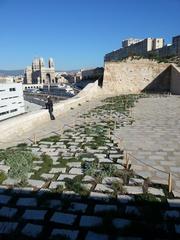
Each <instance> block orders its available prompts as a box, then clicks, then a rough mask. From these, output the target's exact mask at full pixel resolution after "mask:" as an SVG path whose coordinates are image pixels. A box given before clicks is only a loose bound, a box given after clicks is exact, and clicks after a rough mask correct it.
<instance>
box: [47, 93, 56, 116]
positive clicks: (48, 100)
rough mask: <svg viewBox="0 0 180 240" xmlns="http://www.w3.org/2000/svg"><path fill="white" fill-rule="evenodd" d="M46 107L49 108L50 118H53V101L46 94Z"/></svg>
mask: <svg viewBox="0 0 180 240" xmlns="http://www.w3.org/2000/svg"><path fill="white" fill-rule="evenodd" d="M46 108H47V109H48V110H49V115H50V118H51V120H55V117H54V115H53V101H52V99H51V97H50V96H47V103H46Z"/></svg>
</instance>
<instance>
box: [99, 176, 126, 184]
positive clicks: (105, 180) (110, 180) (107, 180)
mask: <svg viewBox="0 0 180 240" xmlns="http://www.w3.org/2000/svg"><path fill="white" fill-rule="evenodd" d="M116 181H118V182H120V183H123V180H122V179H121V178H118V177H105V178H103V180H102V184H108V185H111V184H112V183H113V182H116Z"/></svg>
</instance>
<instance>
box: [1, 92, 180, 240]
mask: <svg viewBox="0 0 180 240" xmlns="http://www.w3.org/2000/svg"><path fill="white" fill-rule="evenodd" d="M146 97H147V96H145V98H144V97H143V96H136V95H131V96H119V97H114V98H109V99H106V100H104V101H103V102H101V103H99V102H96V104H95V103H93V102H91V103H90V104H89V103H88V102H87V103H86V104H85V105H83V106H79V111H78V110H75V109H72V110H71V111H70V113H69V115H68V114H67V115H66V116H64V117H63V118H58V119H57V120H56V121H53V126H52V122H49V123H48V125H47V126H46V131H43V127H45V126H42V128H41V129H36V130H37V133H38V134H37V136H38V141H37V143H36V144H32V143H31V142H29V141H28V145H25V144H20V145H18V146H16V147H13V148H10V149H6V150H1V151H0V170H1V171H0V181H1V185H0V239H18V240H19V239H20V240H21V239H66V240H67V239H70V240H81V239H82V240H83V239H85V240H96V239H97V240H111V239H114V240H119V239H136V240H137V239H178V238H179V237H180V220H179V219H180V195H179V193H178V191H174V189H173V191H172V192H168V186H167V176H165V178H162V177H161V174H160V173H162V172H160V171H159V170H160V169H157V170H155V169H153V171H154V173H156V174H155V177H157V176H158V177H159V176H160V178H158V179H156V180H157V181H154V179H151V177H152V178H153V177H154V176H152V175H151V174H152V173H153V171H152V166H153V167H154V166H155V168H156V167H157V168H160V167H161V166H162V167H163V169H161V170H163V171H167V172H168V171H169V168H170V170H175V171H176V168H177V169H178V166H179V165H178V163H177V165H176V164H175V160H173V161H174V165H171V164H170V163H169V165H168V164H167V163H168V162H169V159H165V158H163V159H162V158H161V157H162V156H163V157H164V156H166V153H168V154H170V152H171V153H172V154H174V155H173V156H176V154H175V153H178V152H179V149H178V142H179V141H178V139H179V135H178V133H179V132H178V130H179V123H180V122H179V120H178V119H179V118H180V117H179V116H180V115H178V113H179V111H180V110H179V109H180V108H179V106H180V104H179V97H175V96H165V97H160V96H148V98H146ZM134 103H135V108H132V107H133V105H134ZM171 105H173V106H171ZM171 108H172V110H171ZM83 109H84V110H85V111H84V113H83V111H82V110H83ZM130 109H133V113H132V116H131V114H130V112H131V111H130ZM163 109H164V110H163ZM173 110H174V111H173ZM160 111H162V113H160ZM77 112H78V114H77ZM176 112H177V114H176ZM169 114H170V115H169ZM73 116H74V117H75V118H74V119H73V120H72V117H73ZM75 119H76V121H75ZM134 119H135V122H134ZM147 119H149V122H148V123H147V122H146V121H147ZM158 119H159V120H158ZM165 119H167V120H165ZM173 119H174V120H173ZM59 120H60V121H59ZM66 120H67V122H66V123H67V124H66V126H65V124H64V128H62V125H61V124H60V123H61V121H66ZM144 121H145V122H146V124H147V125H145V123H144ZM169 121H170V122H171V123H172V124H170V123H168V122H169ZM148 124H149V125H148ZM162 124H164V125H165V126H164V125H163V131H161V133H162V132H163V134H164V135H162V140H161V141H160V140H159V139H160V138H161V135H160V134H157V129H161V128H162ZM168 124H169V125H168ZM59 125H61V126H60V127H59ZM150 125H151V127H149V126H150ZM50 126H51V127H50ZM170 127H171V130H173V133H174V135H173V136H171V134H169V133H170V132H171V131H168V128H170ZM146 128H147V129H146ZM154 128H155V129H154ZM166 128H167V129H166ZM133 129H134V130H133ZM150 130H151V131H150ZM152 130H154V132H153V131H152ZM126 131H127V132H126ZM159 131H160V130H159ZM151 132H152V134H153V133H154V134H155V137H153V136H152V137H151V138H150V136H149V135H150V133H151ZM125 133H126V134H125ZM148 133H149V135H148ZM43 134H45V136H43ZM167 134H168V135H167ZM52 135H53V136H52ZM26 136H27V135H24V136H22V138H21V139H22V140H23V139H26ZM49 136H51V137H49ZM166 136H171V137H172V139H174V137H176V140H175V141H174V142H173V145H170V144H171V140H170V139H169V137H167V138H165V137H166ZM148 137H149V138H150V140H151V141H150V140H149V138H148ZM142 138H143V140H142ZM148 140H149V141H150V143H148ZM157 140H158V141H157ZM156 141H157V142H156ZM21 142H22V141H21ZM129 142H130V144H129ZM151 142H152V144H151ZM15 143H16V142H15ZM15 143H14V144H15ZM163 143H164V145H163ZM175 143H176V144H177V147H175V146H176V144H175ZM166 144H167V146H166ZM157 145H158V146H159V147H157ZM153 146H154V148H153ZM155 147H157V148H155ZM163 147H164V148H163ZM170 147H171V149H170ZM124 150H125V151H124ZM154 151H156V152H159V154H157V153H156V154H154ZM126 152H128V153H130V152H131V153H132V155H133V156H136V158H137V160H136V162H135V160H133V159H132V157H131V155H128V157H130V160H131V164H129V165H128V164H126V163H127V161H126V160H127V158H125V157H124V156H125V153H126ZM144 152H145V153H147V152H148V153H149V158H146V155H147V154H144ZM32 154H33V155H32ZM143 154H144V155H143ZM150 154H152V156H154V155H155V156H156V157H154V158H153V159H150ZM168 154H167V156H169V155H168ZM32 156H33V158H32ZM139 156H145V157H143V158H140V159H139ZM157 156H160V158H159V160H158V158H157ZM177 156H178V155H177ZM27 159H32V161H30V162H28V161H27ZM146 159H148V160H149V161H147V163H148V164H149V166H146V165H144V163H142V161H143V162H144V161H146ZM139 160H141V162H140V161H139ZM156 160H157V164H158V163H159V165H157V164H156V165H153V164H152V163H154V162H156ZM151 161H152V162H151ZM163 161H164V162H166V164H165V165H163V164H162V165H160V163H161V162H163ZM177 162H178V159H177ZM166 166H168V167H169V168H166ZM171 167H174V168H172V169H171ZM22 169H23V170H22ZM175 171H174V172H173V171H171V172H172V173H173V174H175V173H176V174H178V172H175ZM158 172H160V173H159V175H157V174H158ZM166 175H167V174H166ZM147 177H149V178H147ZM173 179H175V178H174V175H173ZM159 180H160V181H159ZM176 187H178V184H177V185H176Z"/></svg>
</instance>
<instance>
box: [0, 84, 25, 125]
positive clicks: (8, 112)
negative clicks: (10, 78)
mask: <svg viewBox="0 0 180 240" xmlns="http://www.w3.org/2000/svg"><path fill="white" fill-rule="evenodd" d="M24 112H25V108H24V98H23V88H22V84H21V83H8V82H7V83H1V82H0V121H2V120H5V119H7V118H10V117H14V116H16V115H19V114H22V113H24Z"/></svg>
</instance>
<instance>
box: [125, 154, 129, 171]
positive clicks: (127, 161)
mask: <svg viewBox="0 0 180 240" xmlns="http://www.w3.org/2000/svg"><path fill="white" fill-rule="evenodd" d="M125 160H126V164H125V167H126V169H128V165H129V156H128V154H127V153H126V159H125Z"/></svg>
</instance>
